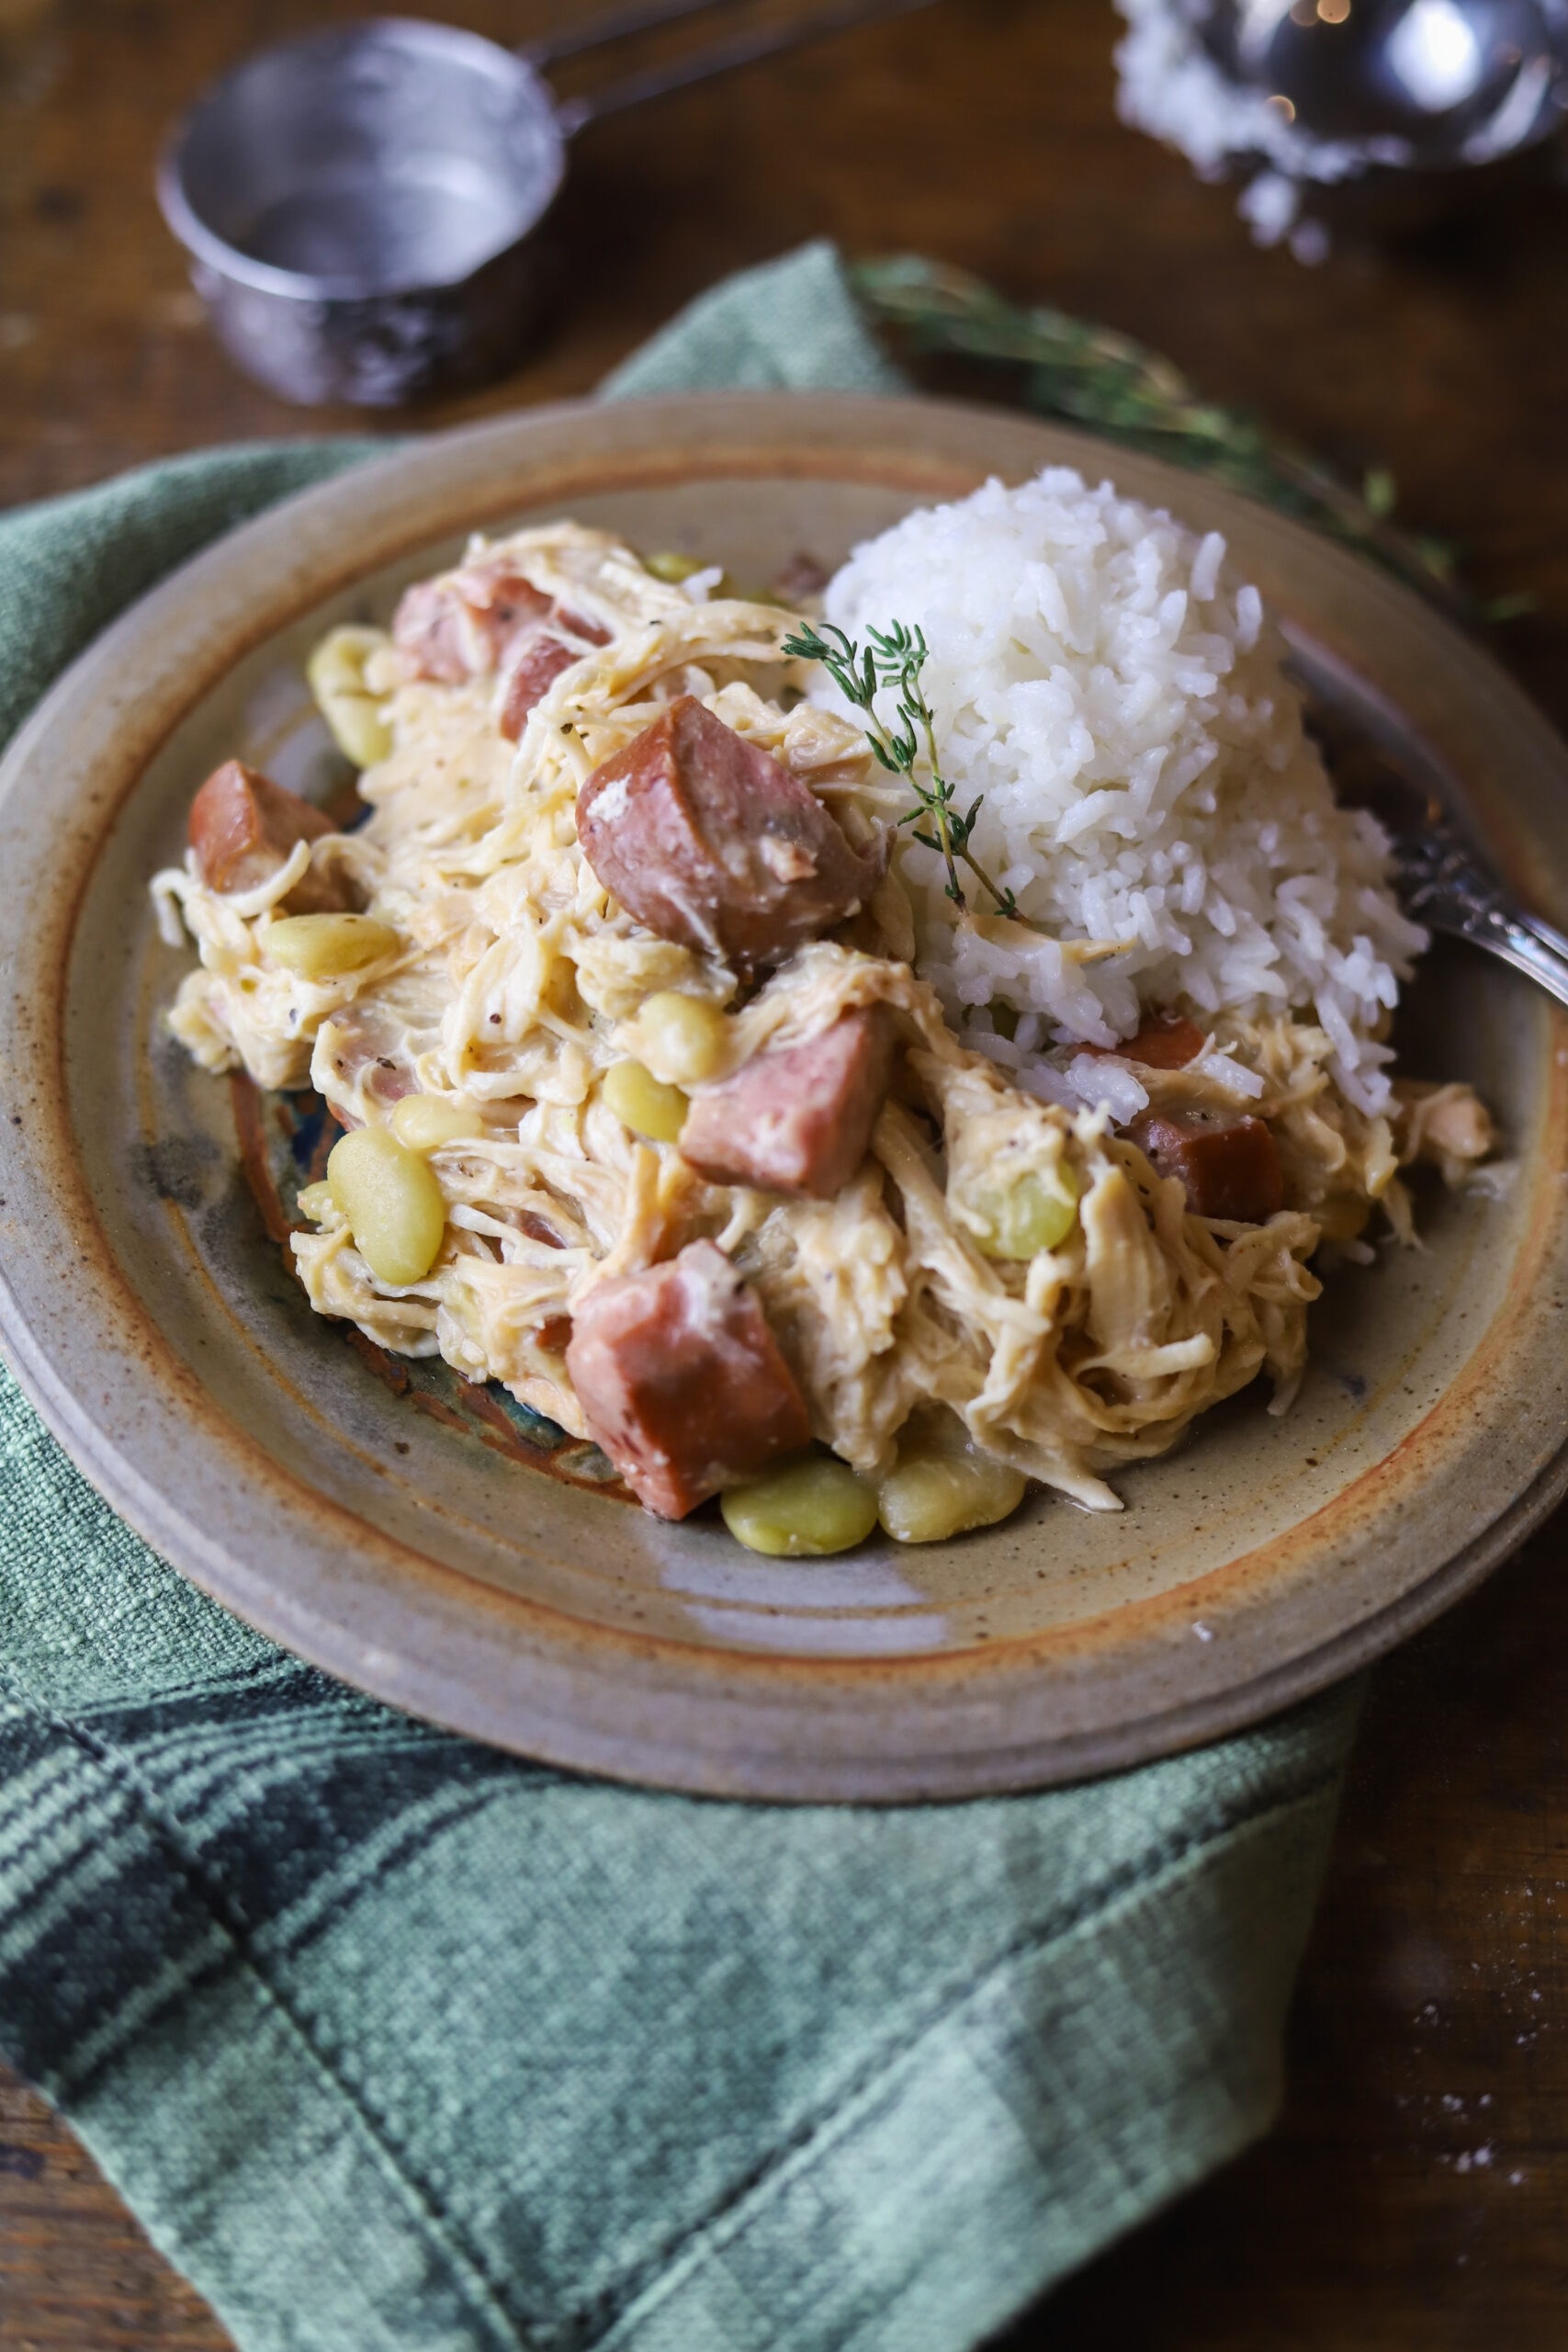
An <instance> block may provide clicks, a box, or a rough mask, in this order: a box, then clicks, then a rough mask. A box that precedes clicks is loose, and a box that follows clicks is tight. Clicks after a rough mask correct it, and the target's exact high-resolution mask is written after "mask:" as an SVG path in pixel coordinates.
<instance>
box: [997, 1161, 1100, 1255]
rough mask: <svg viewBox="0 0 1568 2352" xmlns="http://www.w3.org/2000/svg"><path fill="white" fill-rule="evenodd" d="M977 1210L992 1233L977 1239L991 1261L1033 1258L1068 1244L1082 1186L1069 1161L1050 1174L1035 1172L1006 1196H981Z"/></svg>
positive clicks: (1013, 1185) (1004, 1193)
mask: <svg viewBox="0 0 1568 2352" xmlns="http://www.w3.org/2000/svg"><path fill="white" fill-rule="evenodd" d="M975 1207H976V1212H977V1213H978V1215H979V1216H981V1217H982V1218H983V1219H984V1220H985V1226H986V1230H985V1231H984V1233H982V1234H979V1235H977V1236H976V1239H977V1241H978V1243H979V1248H980V1253H981V1255H982V1256H983V1257H987V1258H1032V1257H1033V1256H1034V1255H1035V1253H1036V1251H1038V1250H1055V1248H1056V1247H1057V1246H1058V1244H1059V1243H1061V1242H1063V1241H1065V1240H1066V1238H1067V1236H1068V1234H1069V1233H1070V1232H1071V1231H1072V1229H1073V1227H1074V1225H1075V1223H1076V1222H1077V1214H1078V1194H1077V1181H1076V1179H1075V1178H1074V1175H1073V1171H1072V1170H1071V1169H1070V1168H1068V1167H1066V1165H1065V1164H1064V1163H1063V1162H1061V1161H1058V1162H1057V1164H1056V1166H1055V1168H1054V1169H1053V1170H1051V1171H1050V1173H1049V1174H1046V1173H1044V1172H1042V1171H1037V1170H1033V1169H1031V1170H1029V1172H1028V1173H1027V1174H1026V1175H1023V1176H1021V1177H1020V1178H1019V1179H1018V1181H1017V1182H1016V1183H1013V1184H1010V1185H1009V1186H1008V1188H1007V1190H1006V1192H997V1193H993V1192H990V1191H981V1192H979V1193H976V1198H975Z"/></svg>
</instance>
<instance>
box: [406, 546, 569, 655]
mask: <svg viewBox="0 0 1568 2352" xmlns="http://www.w3.org/2000/svg"><path fill="white" fill-rule="evenodd" d="M552 610H553V606H552V605H551V602H550V599H549V598H548V597H547V595H546V594H544V593H543V591H542V590H541V589H538V588H536V587H535V586H534V584H533V582H532V581H529V580H525V579H524V578H523V577H522V575H521V573H519V572H515V571H512V570H511V569H510V567H509V566H508V565H507V564H506V563H504V562H502V563H475V564H469V565H466V566H465V567H464V569H463V570H462V571H456V572H452V573H449V574H448V575H447V577H446V579H444V580H422V581H420V582H418V584H417V585H416V586H414V587H412V588H410V589H408V590H406V591H405V592H404V594H403V597H402V600H401V602H400V604H399V605H398V609H397V611H396V612H395V613H394V614H393V616H392V643H393V644H394V645H395V646H396V647H397V649H398V651H399V653H400V654H401V656H402V661H403V668H404V670H405V671H406V672H407V673H408V674H409V675H410V676H411V677H415V678H432V679H434V681H435V682H436V684H439V685H445V686H460V685H461V684H462V683H463V681H464V680H465V679H466V678H478V677H480V676H482V675H483V673H485V672H486V671H487V670H498V669H500V668H501V667H502V664H503V662H505V660H506V658H507V655H508V654H509V653H510V652H511V651H512V650H513V648H514V647H515V646H516V645H517V644H518V643H519V642H520V641H522V640H525V639H527V638H528V637H530V636H531V635H532V634H533V632H534V630H535V629H536V628H539V627H540V626H541V624H542V623H543V622H545V621H546V620H547V619H548V618H549V616H550V613H551V611H552Z"/></svg>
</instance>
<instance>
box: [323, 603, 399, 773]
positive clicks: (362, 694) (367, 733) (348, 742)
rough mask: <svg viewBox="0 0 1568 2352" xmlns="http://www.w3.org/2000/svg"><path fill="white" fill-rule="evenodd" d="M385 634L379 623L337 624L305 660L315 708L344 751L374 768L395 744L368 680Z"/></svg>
mask: <svg viewBox="0 0 1568 2352" xmlns="http://www.w3.org/2000/svg"><path fill="white" fill-rule="evenodd" d="M386 642H387V638H386V635H385V633H384V632H383V631H382V630H380V629H378V628H334V629H333V630H331V631H330V632H329V634H328V635H327V636H325V637H323V638H322V639H321V643H320V645H318V646H317V648H316V650H315V651H314V652H313V653H312V654H311V656H310V660H309V662H306V664H305V675H306V678H307V680H308V681H309V683H310V692H311V694H312V695H314V697H315V703H316V707H317V709H318V710H319V711H320V712H321V717H322V718H324V719H325V720H326V722H327V725H328V726H329V727H330V728H331V729H332V731H333V741H335V742H336V744H337V747H338V749H339V751H340V752H343V753H344V756H345V757H346V758H348V759H351V760H352V761H353V762H354V764H355V767H356V768H372V767H374V766H375V765H376V763H377V762H378V760H384V759H385V758H386V757H387V755H388V753H389V752H390V750H391V748H392V734H391V729H390V728H389V727H388V725H387V723H386V721H385V719H384V718H382V716H381V705H380V702H379V699H378V697H377V696H376V695H373V694H371V693H369V692H368V691H367V687H366V684H365V664H366V662H367V661H368V659H369V657H370V655H371V654H372V653H374V652H375V651H376V650H377V649H378V647H380V646H383V645H385V644H386Z"/></svg>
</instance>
